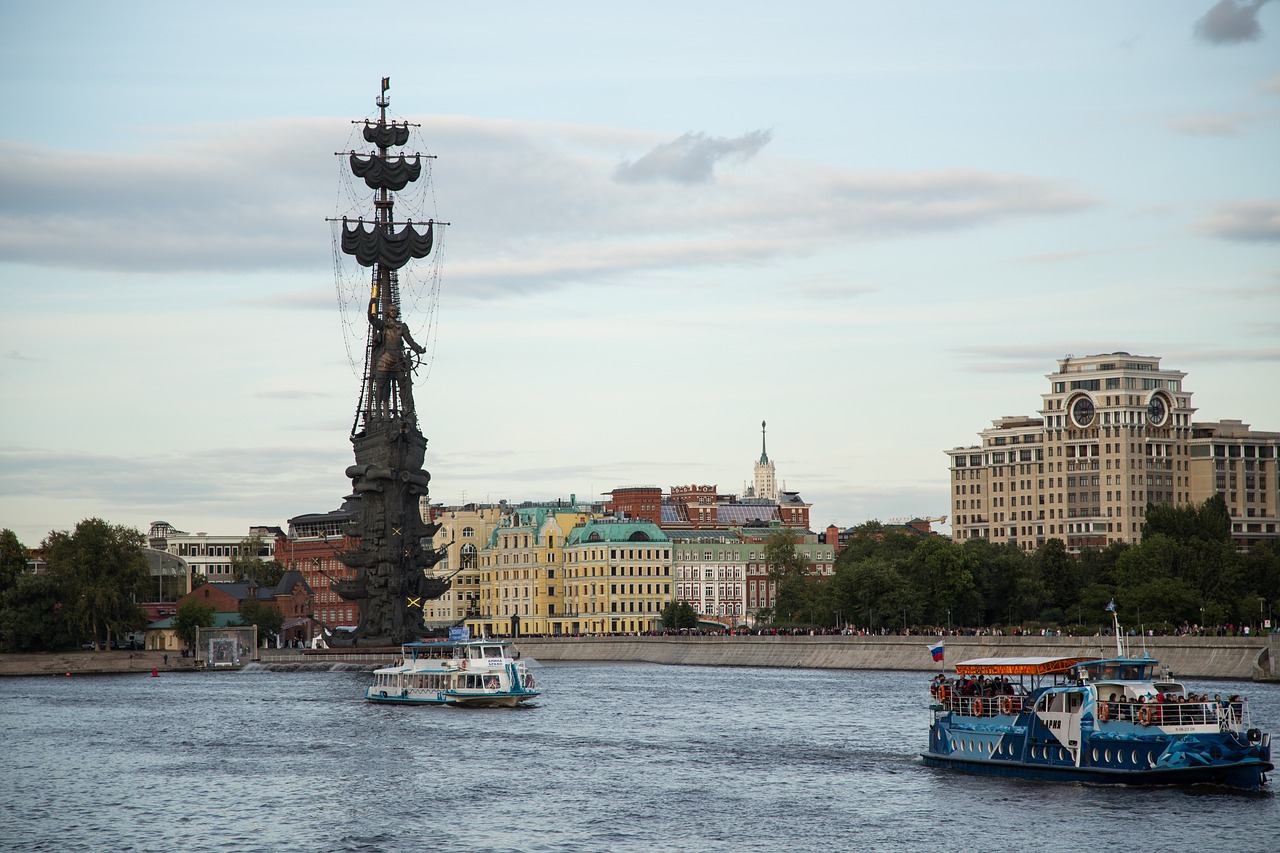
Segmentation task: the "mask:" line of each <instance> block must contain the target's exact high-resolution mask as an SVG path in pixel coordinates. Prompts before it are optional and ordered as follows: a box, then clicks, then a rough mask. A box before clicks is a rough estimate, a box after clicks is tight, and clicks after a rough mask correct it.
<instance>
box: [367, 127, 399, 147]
mask: <svg viewBox="0 0 1280 853" xmlns="http://www.w3.org/2000/svg"><path fill="white" fill-rule="evenodd" d="M364 141H365V142H372V143H373V144H374V145H376V146H378V147H379V148H390V147H391V146H393V145H404V144H405V143H406V142H408V141H409V125H407V124H369V123H368V122H365V124H364Z"/></svg>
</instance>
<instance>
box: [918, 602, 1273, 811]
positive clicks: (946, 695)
mask: <svg viewBox="0 0 1280 853" xmlns="http://www.w3.org/2000/svg"><path fill="white" fill-rule="evenodd" d="M1116 627H1117V632H1116V636H1117V654H1116V656H1115V657H1111V658H1098V657H1027V658H979V659H975V660H968V661H963V662H961V663H958V664H956V667H955V677H954V678H947V677H945V676H943V675H939V676H937V677H935V678H934V680H933V682H932V684H931V686H930V693H931V702H930V709H931V715H932V722H931V723H930V726H929V747H928V749H927V751H925V752H924V753H922V755H921V758H922V759H923V760H924V763H925V764H926V765H928V766H930V767H945V768H950V769H953V770H959V771H963V772H966V773H972V774H977V775H985V776H1007V777H1015V778H1021V779H1042V780H1050V781H1067V782H1087V783H1101V784H1124V785H1194V784H1214V785H1225V786H1229V787H1233V788H1243V789H1246V790H1259V789H1261V788H1262V787H1263V786H1264V785H1266V783H1267V775H1266V774H1267V773H1269V772H1270V771H1271V770H1272V769H1274V765H1272V763H1271V735H1270V734H1269V733H1264V732H1262V731H1261V730H1259V729H1258V728H1256V727H1254V726H1253V724H1252V721H1251V720H1250V718H1249V705H1248V702H1247V701H1245V700H1244V699H1243V698H1241V697H1239V696H1236V695H1226V696H1224V695H1222V694H1220V693H1215V694H1213V695H1212V696H1210V695H1207V694H1195V693H1193V692H1191V691H1188V690H1187V688H1186V686H1185V685H1183V684H1182V683H1181V682H1179V681H1176V680H1175V679H1174V678H1173V675H1172V673H1170V672H1168V670H1162V671H1158V662H1157V661H1156V660H1154V659H1153V658H1151V657H1146V656H1144V657H1130V656H1127V655H1125V654H1124V652H1123V646H1122V645H1121V642H1120V640H1119V636H1120V634H1119V626H1118V625H1117V626H1116Z"/></svg>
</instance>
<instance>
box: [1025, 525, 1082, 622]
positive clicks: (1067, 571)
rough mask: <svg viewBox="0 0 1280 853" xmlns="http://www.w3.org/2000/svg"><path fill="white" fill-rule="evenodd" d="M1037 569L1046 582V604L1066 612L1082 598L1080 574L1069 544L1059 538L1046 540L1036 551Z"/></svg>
mask: <svg viewBox="0 0 1280 853" xmlns="http://www.w3.org/2000/svg"><path fill="white" fill-rule="evenodd" d="M1035 563H1036V570H1037V571H1038V572H1039V574H1040V582H1041V583H1042V584H1044V594H1045V602H1044V603H1045V606H1046V607H1051V608H1055V609H1057V610H1060V611H1062V612H1063V613H1066V612H1068V611H1070V610H1073V609H1074V608H1075V607H1076V604H1077V603H1078V602H1079V600H1080V574H1079V571H1078V566H1077V564H1076V561H1075V560H1074V559H1073V558H1072V556H1071V555H1070V554H1068V553H1067V546H1066V544H1065V543H1064V542H1063V541H1062V540H1061V539H1057V538H1053V539H1049V540H1046V541H1045V543H1044V544H1043V545H1041V546H1040V548H1039V549H1038V550H1037V551H1036V555H1035Z"/></svg>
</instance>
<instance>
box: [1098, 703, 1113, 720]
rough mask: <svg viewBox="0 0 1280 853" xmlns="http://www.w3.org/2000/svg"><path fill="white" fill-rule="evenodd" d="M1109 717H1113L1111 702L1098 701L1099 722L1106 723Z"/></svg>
mask: <svg viewBox="0 0 1280 853" xmlns="http://www.w3.org/2000/svg"><path fill="white" fill-rule="evenodd" d="M1109 719H1111V703H1110V702H1099V703H1098V722H1100V723H1105V722H1106V721H1107V720H1109Z"/></svg>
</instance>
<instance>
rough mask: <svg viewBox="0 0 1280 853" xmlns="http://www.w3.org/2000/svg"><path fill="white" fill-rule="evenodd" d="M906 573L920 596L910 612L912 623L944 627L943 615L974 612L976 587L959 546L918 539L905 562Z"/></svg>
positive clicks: (940, 539) (935, 539) (936, 538)
mask: <svg viewBox="0 0 1280 853" xmlns="http://www.w3.org/2000/svg"><path fill="white" fill-rule="evenodd" d="M907 566H908V572H909V576H910V577H911V579H912V581H913V583H914V585H915V586H916V587H917V589H919V590H921V591H922V592H923V595H922V596H921V598H919V599H918V601H920V602H922V603H923V612H921V608H920V607H916V608H909V611H910V610H914V611H915V613H914V615H915V619H913V620H911V621H919V620H923V621H925V622H928V623H932V624H934V625H945V624H946V622H947V611H948V610H951V611H956V612H965V613H968V612H972V611H973V610H975V609H976V606H975V604H976V601H977V587H976V586H975V584H974V580H973V574H972V573H971V572H970V571H969V567H968V565H967V563H966V561H965V559H964V552H963V551H962V550H961V548H960V546H959V545H956V544H955V543H953V542H952V541H951V540H950V539H945V538H943V537H941V536H930V537H927V538H925V539H921V540H920V542H919V544H917V545H916V548H915V550H913V551H912V552H911V556H910V558H909V559H908V560H907Z"/></svg>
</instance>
